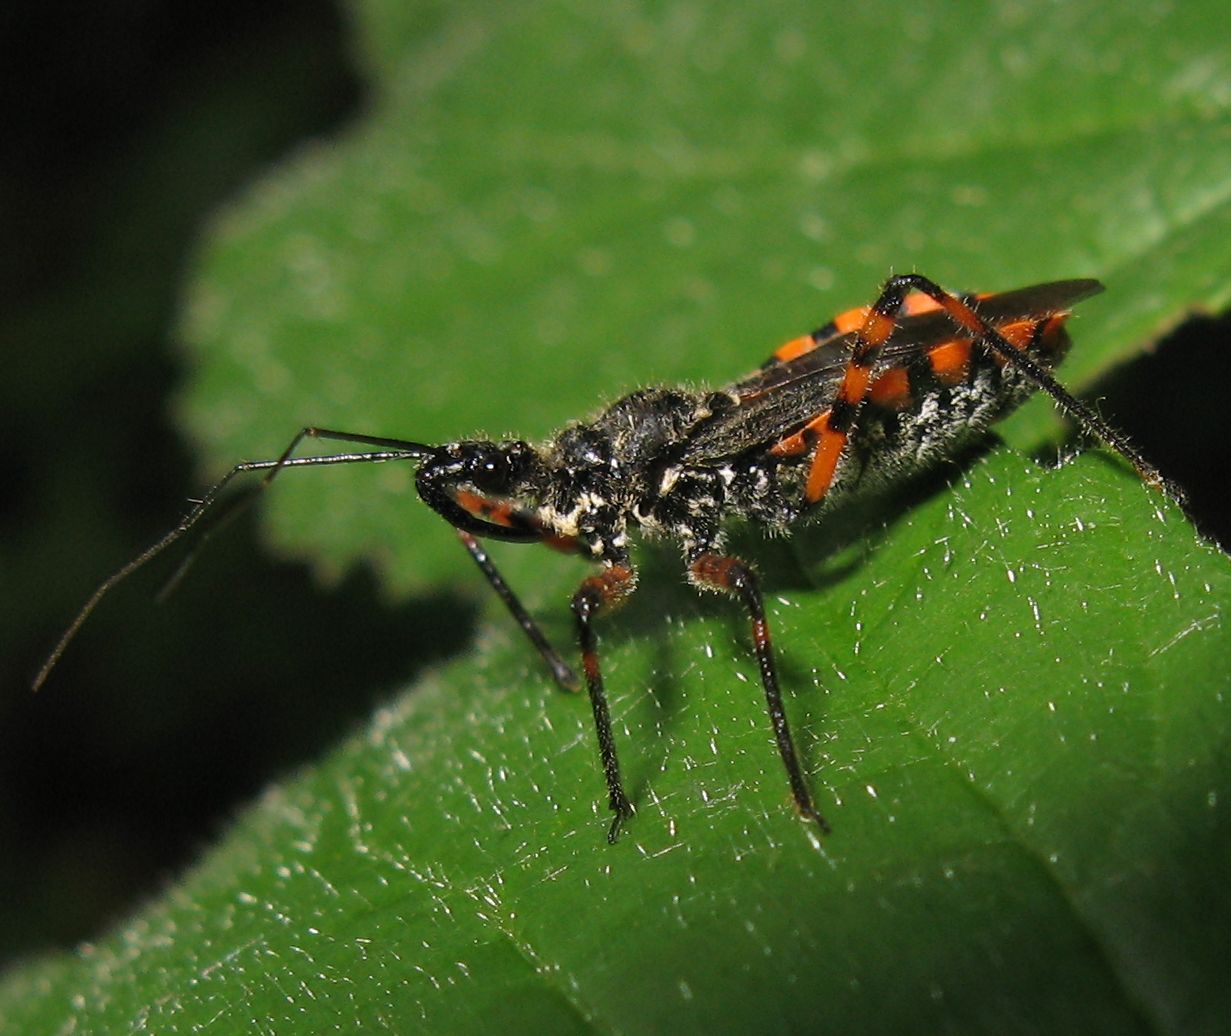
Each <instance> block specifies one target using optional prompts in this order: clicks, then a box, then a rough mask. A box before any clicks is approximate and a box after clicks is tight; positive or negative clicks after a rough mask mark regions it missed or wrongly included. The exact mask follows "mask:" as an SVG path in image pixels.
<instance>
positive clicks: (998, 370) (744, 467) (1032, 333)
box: [34, 274, 1181, 842]
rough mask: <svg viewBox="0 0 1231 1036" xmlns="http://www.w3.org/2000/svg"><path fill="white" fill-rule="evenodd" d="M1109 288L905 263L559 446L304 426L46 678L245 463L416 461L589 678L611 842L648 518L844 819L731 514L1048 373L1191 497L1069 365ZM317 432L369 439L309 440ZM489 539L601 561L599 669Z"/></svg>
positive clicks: (895, 457) (591, 591) (780, 497)
mask: <svg viewBox="0 0 1231 1036" xmlns="http://www.w3.org/2000/svg"><path fill="white" fill-rule="evenodd" d="M1101 290H1102V285H1100V284H1099V283H1098V282H1097V281H1094V280H1069V281H1056V282H1053V283H1050V284H1040V285H1036V286H1034V287H1030V288H1023V289H1020V290H1017V291H1009V292H1003V293H999V294H991V293H989V294H982V295H954V294H952V293H950V292H948V291H945V290H944V289H943V288H941V287H940V286H938V285H937V284H935V283H934V282H933V281H930V280H928V279H927V278H925V277H921V276H918V275H914V274H911V275H903V276H895V277H891V278H889V280H888V281H886V282H885V285H884V287H883V288H882V290H881V293H880V295H879V297H878V298H877V299H876V301H875V303H873V304H872V305H871V306H868V307H864V308H860V309H853V310H849V311H848V312H845V313H843V314H841V315H840V316H838V317H836V318H835V319H834V320H832V321H831V322H830V323H828V324H826V325H825V326H824V327H821V328H820V329H818V330H816V331H814V332H812V334H810V335H805V336H803V337H801V338H796V339H793V340H792V341H789V342H787V343H786V344H785V345H783V346H782V347H781V348H779V349H778V351H777V352H775V353H774V354H773V355H772V356H771V357H770V358H769V359H768V360H767V361H766V362H765V363H764V364H762V365H761V367H760V368H759V369H758V370H756V371H754V372H753V373H752V374H750V375H749V376H748V377H746V378H743V379H741V380H740V381H737V382H734V383H733V384H730V385H727V386H726V387H724V388H721V389H718V390H714V391H691V390H686V389H674V388H647V389H642V390H639V391H637V392H633V393H632V394H630V395H627V396H625V397H623V398H622V399H619V400H617V401H616V402H615V403H613V404H611V405H610V406H608V407H607V408H606V409H604V410H602V411H601V412H600V413H598V414H597V416H595V417H594V418H593V419H591V420H590V421H586V422H580V423H577V424H573V425H569V426H568V427H566V428H565V429H564V430H563V431H561V432H560V433H558V434H557V435H556V436H555V437H554V438H553V439H551V440H550V441H549V442H547V443H546V444H544V445H543V446H540V447H535V446H531V445H530V444H529V443H526V442H523V441H520V440H507V441H503V442H485V441H470V440H463V441H459V442H451V443H445V444H443V445H439V446H432V445H428V444H426V443H420V442H413V441H410V440H405V439H394V438H386V437H384V436H376V435H362V434H355V433H351V432H339V431H331V430H329V429H325V428H312V427H309V428H304V429H302V430H301V431H300V432H299V433H298V434H297V435H296V436H295V437H294V438H293V439H292V440H291V442H290V445H288V446H287V448H286V449H285V450H284V451H283V453H282V455H281V456H280V457H278V458H277V459H276V460H265V461H245V462H243V463H241V464H237V465H235V466H234V467H233V468H232V469H231V470H230V471H229V472H227V474H226V475H224V476H223V477H222V478H221V479H220V480H219V481H218V482H217V483H215V485H214V486H213V487H212V488H210V489H209V491H208V492H206V494H205V495H204V497H202V498H201V499H200V500H199V501H198V502H197V503H196V504H195V506H194V507H193V508H192V509H191V510H190V511H189V512H188V513H187V515H186V516H185V517H184V518H183V519H182V520H181V522H180V523H179V524H178V525H177V526H176V527H175V528H173V529H172V530H171V531H170V532H168V533H166V534H165V535H164V536H163V537H162V538H161V539H159V540H158V541H157V542H156V543H154V544H153V545H152V546H151V547H149V548H148V549H147V550H145V551H144V552H143V553H142V554H140V555H138V556H137V557H136V558H134V559H133V560H132V561H130V562H129V563H128V564H127V565H125V566H124V567H123V568H121V569H120V570H119V571H117V572H115V573H114V574H113V575H112V576H111V577H110V578H108V579H107V580H106V581H105V582H104V583H103V584H102V585H101V586H99V587H98V589H97V590H95V592H94V594H93V595H92V596H91V597H90V599H89V600H88V601H87V602H86V604H85V606H84V607H83V608H82V609H81V611H80V612H79V613H78V615H77V617H76V618H75V619H74V620H73V622H72V624H71V625H70V626H69V628H68V629H67V631H66V632H65V633H64V634H63V636H62V637H61V639H60V641H59V643H58V644H57V645H56V647H55V648H54V650H53V651H52V653H51V655H50V657H49V658H48V659H47V661H46V662H45V663H44V665H43V668H42V669H41V670H40V672H39V673H38V676H37V677H36V678H35V681H34V685H35V688H36V689H37V688H38V687H39V686H40V685H41V684H42V683H43V682H44V681H45V680H46V678H47V675H48V673H49V672H50V671H51V669H52V667H53V666H54V665H55V664H56V662H57V661H58V660H59V658H60V656H61V655H62V654H63V652H64V649H65V648H66V647H67V645H68V643H69V641H70V640H71V639H72V638H73V636H74V635H75V634H76V632H77V630H78V629H80V627H81V625H82V623H83V622H84V621H85V620H86V618H87V617H88V616H89V614H90V613H91V612H92V611H93V610H94V608H95V606H96V605H97V604H98V602H99V601H100V600H101V598H102V597H103V596H104V595H105V594H106V593H107V592H108V591H109V590H110V589H111V588H112V587H113V586H115V585H116V584H117V583H119V582H120V581H121V580H123V579H124V578H126V577H127V576H128V575H130V574H131V573H132V572H134V571H135V570H136V569H138V568H140V567H141V566H142V565H144V564H145V563H146V562H147V561H149V560H151V559H152V558H153V557H155V556H156V555H158V554H160V553H162V551H164V550H165V549H166V548H167V547H169V546H171V545H172V544H173V543H175V542H176V541H177V540H178V539H180V538H181V537H182V536H184V535H185V533H187V532H188V531H189V530H190V529H192V528H193V527H194V526H195V525H196V524H197V523H198V522H199V521H200V519H201V518H202V516H203V515H204V514H205V513H206V512H207V511H209V510H210V509H211V508H212V507H213V506H214V505H215V504H217V503H219V502H220V500H221V499H222V495H223V491H224V490H225V489H226V487H227V486H228V484H229V483H230V482H231V481H232V479H234V478H236V477H237V476H239V475H241V474H243V473H246V472H254V471H263V472H265V475H264V478H263V479H262V481H261V483H260V487H261V488H263V487H265V486H268V485H269V483H270V482H271V481H272V480H273V479H274V477H275V476H276V475H277V474H278V473H279V472H280V471H282V470H283V469H285V468H295V467H308V466H319V465H329V464H355V463H375V462H381V461H399V460H408V461H416V462H418V465H419V466H418V470H417V471H416V474H415V487H416V489H417V490H418V493H419V496H420V497H421V498H422V499H423V501H424V502H425V503H426V504H427V505H428V506H429V507H431V508H432V509H433V510H435V511H436V512H437V513H438V514H440V515H441V516H442V517H443V518H444V519H445V520H446V521H447V522H449V524H450V525H452V526H453V527H454V529H455V530H456V532H457V535H458V538H459V539H460V540H461V542H462V545H463V546H464V547H465V548H466V550H467V551H468V552H469V553H470V556H471V558H473V560H474V562H475V563H476V564H477V565H478V567H479V569H480V570H481V571H482V572H483V575H484V576H485V577H486V578H487V581H488V582H489V583H490V584H491V587H492V589H493V590H494V591H495V592H496V594H497V596H499V598H500V599H501V600H502V601H503V602H504V604H505V606H506V607H507V608H508V610H509V612H510V613H511V614H512V616H513V618H514V620H515V621H516V622H517V624H518V625H519V626H520V627H521V628H522V630H523V631H524V632H525V634H526V636H527V637H528V638H529V639H530V642H531V643H532V644H533V645H534V647H535V648H536V649H537V651H538V653H539V654H540V655H541V656H542V658H543V660H544V661H545V662H546V664H547V666H548V668H549V669H550V670H551V674H552V676H553V678H554V679H555V681H556V682H557V683H558V684H559V685H560V686H561V687H563V688H565V689H567V690H578V689H580V687H581V686H582V684H583V682H584V686H585V688H586V689H587V691H588V693H589V698H590V704H591V707H592V709H593V713H594V722H595V727H596V729H597V733H598V747H599V754H600V758H601V761H602V767H603V775H604V777H605V779H606V784H607V793H608V803H609V806H610V809H611V811H612V813H613V814H614V816H613V818H612V821H611V825H610V828H609V830H608V841H610V842H614V841H615V840H616V837H617V835H618V834H619V831H620V827H621V825H622V824H623V823H624V821H625V820H626V819H627V818H628V817H629V816H631V815H632V813H633V805H632V803H631V802H630V801H629V799H628V796H627V795H626V794H625V791H624V785H623V782H622V780H621V777H620V765H619V761H618V757H617V754H616V746H615V740H614V738H613V736H612V729H611V718H610V715H609V712H608V708H607V697H606V693H605V691H604V688H603V676H602V670H601V667H600V665H599V654H598V642H597V638H596V635H595V629H594V626H595V620H596V619H597V617H598V616H599V615H600V614H602V613H603V612H606V611H609V610H610V609H611V608H612V607H614V606H615V605H617V604H619V603H620V602H622V601H623V600H624V599H625V598H627V597H628V596H629V595H630V594H631V593H632V592H633V590H634V588H635V587H636V581H637V577H636V573H635V570H634V569H633V567H632V564H631V560H630V552H629V547H630V543H629V534H630V533H631V532H633V531H634V530H636V529H641V530H643V531H645V532H646V533H649V534H651V535H659V536H665V537H668V538H671V539H674V540H676V541H677V542H678V543H679V544H680V546H681V548H682V551H683V555H684V562H685V565H686V566H687V571H688V578H689V580H690V581H691V582H692V583H693V584H694V585H695V586H696V587H698V588H699V589H702V590H714V591H718V592H721V593H725V594H728V595H730V596H733V597H735V598H737V599H738V601H739V603H740V604H741V605H742V606H743V608H744V610H745V612H746V613H747V616H748V619H749V621H750V623H751V628H752V644H753V650H754V652H755V654H756V659H757V664H758V667H759V669H760V673H761V681H762V685H763V689H764V692H765V699H766V704H767V707H768V711H769V718H770V723H771V726H772V728H773V732H774V738H775V740H776V742H777V746H778V752H779V755H780V756H781V758H782V763H783V765H784V767H785V769H786V773H787V778H788V781H789V783H790V788H791V794H792V796H793V797H794V800H795V805H796V807H797V809H798V811H799V812H800V814H801V815H802V816H803V817H804V818H806V819H808V820H810V821H812V822H814V823H815V824H817V826H818V827H819V828H820V829H821V830H823V831H827V830H828V825H827V824H826V822H825V820H824V818H823V817H822V816H821V814H820V813H819V812H818V810H817V808H816V806H815V805H814V804H813V800H812V794H811V792H810V790H809V788H808V783H807V781H806V780H805V778H804V773H803V768H802V767H801V765H800V762H799V757H798V755H797V753H796V750H795V745H794V742H793V740H792V737H791V732H790V727H789V725H788V723H787V717H786V712H785V710H784V708H783V703H782V693H781V690H780V688H779V684H778V676H777V668H776V666H775V663H774V652H773V646H772V643H771V640H770V633H769V627H768V625H767V623H766V618H765V608H764V604H763V602H762V597H761V591H760V587H759V584H758V579H757V576H756V573H755V570H754V569H753V568H752V567H750V566H749V565H748V564H747V563H746V562H744V561H743V560H741V559H740V558H737V557H734V556H732V555H730V554H728V553H726V552H725V550H724V538H725V527H726V526H727V525H728V524H729V522H730V520H731V519H745V520H748V521H752V522H754V523H757V524H759V525H761V526H763V527H765V528H766V529H768V530H769V531H770V532H777V533H782V532H786V531H788V530H789V529H790V528H791V527H792V526H793V525H795V524H796V523H797V522H799V521H800V520H801V519H804V518H805V517H812V516H816V515H818V514H822V513H823V512H824V511H825V509H826V508H827V507H828V506H829V505H831V504H832V503H833V502H834V501H836V500H839V499H842V498H844V497H846V498H849V497H851V496H853V495H855V494H857V493H862V492H865V491H867V490H868V489H870V488H873V487H876V486H877V485H883V484H886V483H890V482H893V481H896V480H900V479H903V478H906V477H909V476H911V475H913V474H915V473H917V472H919V471H921V470H923V469H925V468H927V467H929V466H931V465H933V464H934V463H936V462H937V461H939V460H941V459H943V458H944V457H946V456H950V455H952V454H953V453H954V452H955V451H956V450H957V449H959V448H960V447H961V446H962V445H963V444H964V443H965V442H967V441H968V440H970V439H971V438H973V437H975V436H977V435H978V434H979V433H981V432H982V431H983V430H984V429H985V428H986V427H987V426H988V425H989V424H991V423H992V422H993V421H995V420H996V419H998V418H1000V417H1003V416H1004V415H1005V414H1006V413H1007V412H1008V411H1010V410H1011V409H1013V408H1014V407H1015V406H1017V405H1018V404H1019V403H1021V402H1022V401H1023V400H1024V399H1025V398H1026V397H1027V396H1029V395H1030V394H1031V393H1032V392H1034V391H1036V390H1042V391H1044V392H1046V393H1047V394H1048V395H1049V396H1051V397H1052V399H1053V400H1055V402H1056V403H1057V404H1058V405H1059V406H1060V407H1061V408H1062V409H1063V410H1065V411H1067V412H1068V413H1069V414H1070V416H1072V417H1073V418H1075V419H1076V420H1077V422H1078V423H1079V424H1080V425H1082V426H1083V427H1084V428H1085V429H1086V430H1087V431H1089V432H1092V433H1094V434H1095V435H1097V436H1098V437H1099V438H1101V439H1102V440H1103V441H1104V442H1105V443H1107V444H1108V445H1109V446H1111V447H1112V448H1113V449H1115V450H1116V451H1118V452H1119V453H1121V454H1122V455H1123V456H1125V457H1126V458H1127V459H1128V460H1129V461H1130V462H1131V463H1132V464H1133V466H1134V467H1135V468H1136V469H1137V471H1138V473H1139V474H1140V475H1141V477H1142V478H1143V479H1144V480H1145V481H1147V482H1149V483H1151V484H1153V485H1155V486H1157V487H1159V488H1161V489H1162V490H1163V491H1164V492H1166V493H1168V494H1169V495H1170V496H1171V497H1172V498H1174V499H1176V500H1179V499H1181V494H1180V492H1179V490H1178V488H1177V487H1175V486H1174V485H1173V484H1172V483H1170V482H1168V481H1167V480H1166V479H1164V477H1163V476H1162V475H1161V474H1160V473H1159V472H1158V471H1157V470H1155V468H1154V467H1152V466H1151V465H1150V464H1149V463H1148V462H1147V461H1146V460H1145V459H1144V458H1143V457H1142V456H1141V455H1140V454H1139V453H1138V452H1137V450H1136V449H1135V448H1134V447H1133V446H1132V445H1131V444H1130V443H1129V442H1128V441H1127V439H1126V438H1125V437H1124V435H1123V434H1122V433H1120V432H1118V431H1117V430H1116V429H1114V428H1112V427H1111V426H1110V425H1108V424H1107V423H1106V422H1105V421H1104V420H1103V419H1102V418H1101V417H1100V416H1099V415H1098V414H1097V413H1095V412H1094V411H1093V410H1092V409H1091V408H1090V407H1088V406H1087V405H1085V404H1084V403H1081V402H1079V401H1078V400H1076V399H1075V398H1074V397H1073V396H1072V395H1070V394H1069V392H1068V391H1067V390H1066V389H1064V388H1063V387H1062V386H1061V385H1060V384H1059V383H1058V382H1056V380H1055V379H1054V378H1053V377H1052V375H1051V370H1052V368H1053V367H1054V366H1055V365H1056V364H1057V363H1058V362H1059V361H1060V360H1061V359H1062V357H1063V355H1064V353H1065V351H1066V350H1067V348H1068V346H1069V337H1068V334H1067V332H1066V330H1065V328H1064V324H1065V321H1066V320H1067V318H1068V316H1069V310H1070V308H1071V307H1072V306H1073V305H1074V304H1075V303H1077V302H1079V301H1081V300H1082V299H1084V298H1087V297H1089V296H1090V295H1093V294H1096V293H1097V292H1099V291H1101ZM305 438H313V439H322V440H331V441H336V442H343V443H348V444H350V445H352V446H361V447H365V448H366V449H365V450H364V451H363V452H352V453H342V454H334V455H326V456H311V457H296V456H294V453H295V450H296V449H297V448H298V447H299V445H300V443H301V442H302V441H303V440H304V439H305ZM231 499H232V500H236V499H239V498H231ZM224 513H225V512H224ZM483 539H495V540H507V541H511V542H518V543H544V544H546V545H547V546H549V547H552V548H554V549H556V550H560V551H565V552H568V553H574V554H579V555H581V556H582V557H584V558H586V559H588V560H589V561H591V562H594V563H596V564H597V565H598V566H599V571H598V572H597V573H596V574H593V575H590V576H588V577H587V578H586V579H584V580H583V581H582V583H581V586H580V588H579V589H578V590H577V592H576V593H575V594H574V595H573V598H572V611H573V616H574V620H575V623H576V630H577V638H578V642H579V645H580V649H581V664H582V673H583V677H584V681H583V680H579V679H578V678H577V676H576V675H575V674H574V672H573V670H572V669H571V668H570V667H569V666H568V664H567V663H565V662H564V660H563V659H562V658H561V656H560V655H559V653H558V652H557V651H556V650H555V649H554V648H553V647H552V646H551V644H550V643H549V642H548V641H547V639H546V637H544V635H543V633H542V632H541V631H540V629H539V628H538V626H537V625H536V624H535V622H534V620H533V619H532V618H531V617H530V616H529V614H527V612H526V611H525V609H524V608H523V607H522V605H521V603H520V602H519V601H518V599H517V597H516V595H515V594H514V593H513V591H512V590H511V589H509V587H508V585H507V584H506V583H505V582H504V579H503V578H502V577H501V575H500V573H499V571H498V570H497V569H496V567H495V565H494V564H493V563H492V561H491V558H490V557H489V556H488V554H487V551H486V550H485V549H484V547H483V544H482V542H481V540H483ZM182 567H183V566H181V570H182Z"/></svg>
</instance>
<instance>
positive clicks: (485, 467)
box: [466, 449, 512, 493]
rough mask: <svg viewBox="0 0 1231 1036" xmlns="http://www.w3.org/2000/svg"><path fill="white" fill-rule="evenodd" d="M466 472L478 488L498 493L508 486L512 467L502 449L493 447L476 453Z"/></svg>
mask: <svg viewBox="0 0 1231 1036" xmlns="http://www.w3.org/2000/svg"><path fill="white" fill-rule="evenodd" d="M466 474H467V475H468V476H469V477H470V480H471V481H472V482H473V483H474V486H475V488H476V489H479V490H482V491H483V492H487V493H498V492H501V491H502V490H505V489H507V488H508V485H509V481H510V475H511V474H512V469H511V468H510V466H509V462H508V459H507V458H506V457H505V455H504V454H503V453H502V452H501V451H500V450H495V449H493V450H484V451H483V452H482V453H480V454H478V455H476V456H475V457H474V458H473V460H472V461H471V463H470V465H469V466H468V470H467V472H466Z"/></svg>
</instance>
